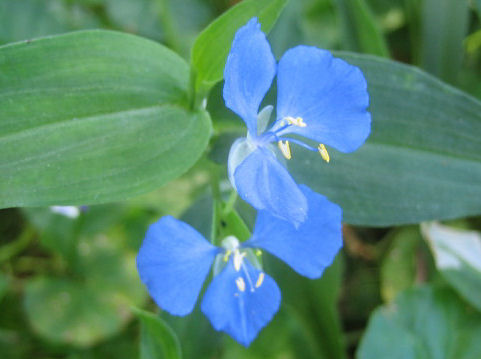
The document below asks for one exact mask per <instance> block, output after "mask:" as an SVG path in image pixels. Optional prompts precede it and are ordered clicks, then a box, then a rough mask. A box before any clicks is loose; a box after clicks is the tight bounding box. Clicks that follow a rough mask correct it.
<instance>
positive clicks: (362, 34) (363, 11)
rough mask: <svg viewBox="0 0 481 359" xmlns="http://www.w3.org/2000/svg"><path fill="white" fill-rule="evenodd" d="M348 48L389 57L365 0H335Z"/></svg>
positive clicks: (382, 37)
mask: <svg viewBox="0 0 481 359" xmlns="http://www.w3.org/2000/svg"><path fill="white" fill-rule="evenodd" d="M336 2H337V6H338V9H339V15H340V18H341V23H342V25H343V30H344V41H345V42H346V43H345V46H347V48H348V49H349V50H353V51H358V52H363V53H366V54H373V55H378V56H384V57H389V50H388V47H387V44H386V40H385V39H384V35H383V34H382V32H381V30H380V28H379V26H378V24H377V23H376V19H375V17H374V15H373V14H372V12H371V11H370V9H369V7H368V5H367V4H366V2H365V0H337V1H336Z"/></svg>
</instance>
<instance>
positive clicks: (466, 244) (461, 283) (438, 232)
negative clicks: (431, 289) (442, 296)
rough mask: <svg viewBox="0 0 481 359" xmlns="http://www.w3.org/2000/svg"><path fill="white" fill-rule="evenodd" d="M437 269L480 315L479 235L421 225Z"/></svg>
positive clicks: (441, 226)
mask: <svg viewBox="0 0 481 359" xmlns="http://www.w3.org/2000/svg"><path fill="white" fill-rule="evenodd" d="M421 228H422V232H423V235H424V237H425V238H426V240H427V241H428V243H429V245H430V246H431V249H432V251H433V254H434V258H435V260H436V266H437V268H438V270H439V271H440V272H441V274H442V275H443V276H444V278H445V279H446V280H447V281H448V283H449V284H450V285H451V286H452V287H453V288H454V289H455V290H457V291H458V292H459V294H461V295H462V296H463V297H464V298H465V299H466V300H467V301H468V302H469V303H471V304H472V305H473V306H474V307H476V308H477V309H478V310H480V311H481V233H479V232H476V231H467V230H461V229H455V228H451V227H447V226H443V225H441V224H438V223H435V222H433V223H423V224H422V226H421Z"/></svg>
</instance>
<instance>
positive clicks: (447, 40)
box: [421, 0, 469, 82]
mask: <svg viewBox="0 0 481 359" xmlns="http://www.w3.org/2000/svg"><path fill="white" fill-rule="evenodd" d="M468 24H469V1H468V0H458V1H452V0H425V1H424V3H423V11H422V43H421V64H422V67H423V68H424V69H426V70H427V71H428V72H430V73H432V74H434V75H436V76H438V77H440V78H442V79H443V80H445V81H449V82H455V80H456V77H457V75H458V74H459V70H460V68H461V65H462V60H463V41H464V38H465V37H466V35H467V31H468Z"/></svg>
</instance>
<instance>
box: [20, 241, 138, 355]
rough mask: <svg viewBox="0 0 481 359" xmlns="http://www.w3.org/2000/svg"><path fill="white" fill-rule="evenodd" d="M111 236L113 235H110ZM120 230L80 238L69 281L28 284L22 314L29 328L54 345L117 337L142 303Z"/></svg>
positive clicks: (83, 344)
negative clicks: (25, 317)
mask: <svg viewBox="0 0 481 359" xmlns="http://www.w3.org/2000/svg"><path fill="white" fill-rule="evenodd" d="M114 233H115V237H113V236H114ZM118 234H119V232H113V233H110V234H98V235H96V236H94V237H90V238H86V237H82V238H79V239H78V255H77V257H76V261H75V264H74V263H69V264H70V265H71V268H70V270H71V271H73V273H74V275H72V276H70V277H36V278H33V279H31V280H29V281H28V283H27V286H26V291H25V301H24V306H25V311H26V314H27V318H28V321H29V322H30V324H31V325H32V327H33V329H34V330H35V331H36V332H37V333H38V334H39V335H41V336H43V337H45V338H46V339H48V340H49V341H52V342H59V343H60V342H61V343H66V344H70V345H74V346H78V347H87V346H91V345H92V344H94V343H97V342H99V341H101V340H103V339H105V338H107V337H110V336H112V335H114V334H115V333H117V332H118V331H119V330H120V329H122V327H123V326H124V325H125V324H126V323H127V321H128V320H129V319H130V315H129V307H130V306H132V305H141V304H142V302H143V301H144V299H145V292H144V290H143V288H142V286H141V284H140V282H139V280H138V274H137V271H136V269H135V254H134V253H133V252H131V251H126V250H124V249H123V248H122V247H121V246H120V244H119V240H118V239H119V238H118Z"/></svg>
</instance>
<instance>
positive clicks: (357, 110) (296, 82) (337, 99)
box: [277, 46, 371, 152]
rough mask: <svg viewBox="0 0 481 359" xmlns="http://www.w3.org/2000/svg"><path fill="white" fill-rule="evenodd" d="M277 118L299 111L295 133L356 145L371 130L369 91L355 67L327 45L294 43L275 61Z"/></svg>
mask: <svg viewBox="0 0 481 359" xmlns="http://www.w3.org/2000/svg"><path fill="white" fill-rule="evenodd" d="M277 88H278V97H277V121H281V120H282V119H283V118H285V117H293V118H297V117H301V118H302V119H303V120H304V122H305V123H306V125H307V126H306V127H297V126H291V127H290V128H289V132H291V133H297V134H299V135H302V136H304V137H307V138H310V139H312V140H315V141H317V142H319V143H324V144H327V145H330V146H332V147H334V148H336V149H338V150H339V151H342V152H351V151H354V150H356V149H357V148H358V147H359V146H361V145H362V144H363V143H364V141H365V140H366V138H367V137H368V136H369V132H370V131H371V115H370V113H369V112H368V111H367V107H368V106H369V95H368V93H367V85H366V80H365V79H364V75H363V74H362V72H361V70H359V68H357V67H355V66H352V65H350V64H348V63H347V62H345V61H343V60H341V59H338V58H334V57H333V56H332V55H331V53H330V52H329V51H326V50H321V49H318V48H315V47H308V46H297V47H295V48H293V49H290V50H288V51H287V52H286V53H285V54H284V56H283V57H282V59H281V61H280V62H279V70H278V78H277Z"/></svg>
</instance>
